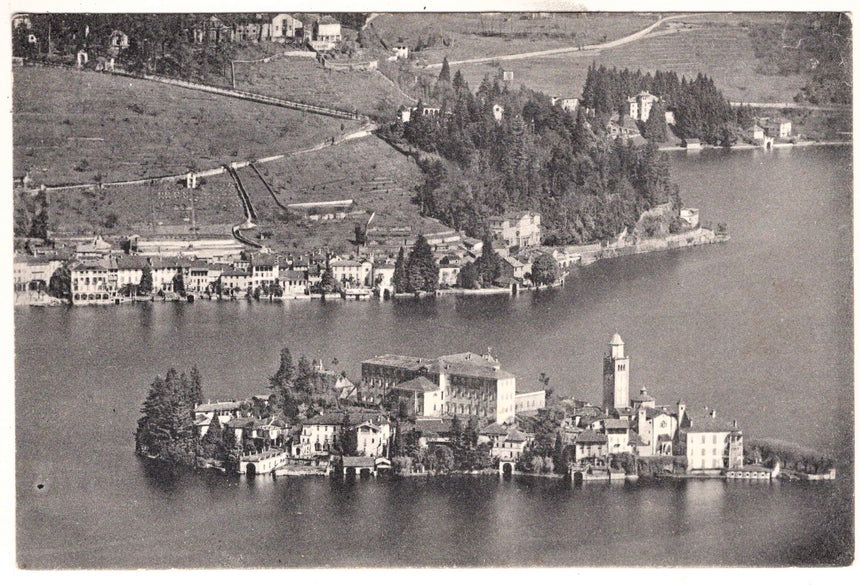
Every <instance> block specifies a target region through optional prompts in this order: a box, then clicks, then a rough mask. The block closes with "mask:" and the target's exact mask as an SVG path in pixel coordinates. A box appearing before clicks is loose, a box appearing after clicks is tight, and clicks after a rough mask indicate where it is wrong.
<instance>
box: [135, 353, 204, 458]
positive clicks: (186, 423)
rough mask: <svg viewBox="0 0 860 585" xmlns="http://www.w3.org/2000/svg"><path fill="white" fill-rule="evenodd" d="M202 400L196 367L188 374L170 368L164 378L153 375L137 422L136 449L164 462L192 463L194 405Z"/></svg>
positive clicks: (195, 441)
mask: <svg viewBox="0 0 860 585" xmlns="http://www.w3.org/2000/svg"><path fill="white" fill-rule="evenodd" d="M202 400H203V390H202V382H201V379H200V374H199V372H198V371H197V368H196V367H194V368H192V369H191V372H190V373H189V374H188V375H186V374H185V373H184V372H183V373H182V374H179V373H178V372H177V371H176V370H175V369H173V368H171V369H170V370H168V371H167V374H166V375H165V377H164V378H161V377H160V376H157V377H156V378H155V380H154V381H153V382H152V385H151V386H150V390H149V394H148V395H147V397H146V400H145V401H144V403H143V408H142V409H141V412H142V414H143V416H142V417H141V418H140V419H139V420H138V422H137V432H136V433H135V450H136V452H137V453H138V454H140V455H144V456H147V457H152V458H154V459H158V460H160V461H163V462H166V463H171V464H185V465H191V464H193V463H194V457H195V453H196V448H197V433H196V431H195V428H194V407H195V406H196V405H198V404H200V402H202Z"/></svg>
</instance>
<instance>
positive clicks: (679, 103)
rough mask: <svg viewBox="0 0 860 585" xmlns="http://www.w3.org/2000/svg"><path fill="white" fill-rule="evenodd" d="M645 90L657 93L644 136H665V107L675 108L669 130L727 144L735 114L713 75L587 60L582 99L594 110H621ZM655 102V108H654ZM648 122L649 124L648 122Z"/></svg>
mask: <svg viewBox="0 0 860 585" xmlns="http://www.w3.org/2000/svg"><path fill="white" fill-rule="evenodd" d="M642 91H647V92H649V93H651V94H653V95H655V96H657V97H659V98H660V102H658V103H657V104H655V106H654V107H655V108H657V109H652V111H651V114H650V115H649V118H648V120H647V121H646V122H645V124H644V136H645V137H646V138H649V139H653V140H657V141H658V142H659V141H660V139H661V138H662V139H663V140H665V124H663V120H665V112H666V111H667V110H671V111H672V112H674V113H675V127H674V131H675V134H677V135H678V136H679V137H681V138H699V139H700V140H702V141H703V142H706V143H708V144H715V145H725V146H729V145H731V143H732V142H733V139H734V138H735V136H736V134H737V130H736V127H737V115H736V113H735V111H734V110H733V109H732V106H731V104H730V103H729V101H728V100H727V99H726V98H725V97H723V94H722V92H720V91H719V90H718V89H717V87H716V85H714V81H713V80H712V79H711V78H710V77H708V76H706V75H703V74H701V73H699V74H698V75H697V76H696V77H695V78H694V79H690V80H688V79H687V78H686V77H681V78H680V79H679V78H678V74H677V73H675V72H673V71H659V70H658V71H656V72H655V73H654V74H653V75H652V74H651V73H650V72H649V73H644V74H643V73H642V72H641V71H638V70H637V71H630V70H629V69H623V70H619V69H617V68H615V67H613V68H611V69H609V68H607V67H606V66H605V65H600V66H599V67H598V66H597V65H596V64H592V65H591V67H589V68H588V73H587V75H586V78H585V85H584V86H583V88H582V105H583V106H585V107H587V108H590V109H592V110H593V111H594V112H596V114H597V115H598V117H599V116H609V115H611V114H614V113H617V114H619V115H623V114H625V113H626V112H627V98H630V97H633V96H635V95H636V94H638V93H640V92H642ZM658 105H659V108H658ZM648 122H651V124H648Z"/></svg>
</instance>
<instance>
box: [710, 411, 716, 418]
mask: <svg viewBox="0 0 860 585" xmlns="http://www.w3.org/2000/svg"><path fill="white" fill-rule="evenodd" d="M711 418H717V411H716V410H712V411H711Z"/></svg>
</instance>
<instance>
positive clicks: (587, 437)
mask: <svg viewBox="0 0 860 585" xmlns="http://www.w3.org/2000/svg"><path fill="white" fill-rule="evenodd" d="M573 442H574V443H580V444H585V443H591V444H599V443H606V442H607V438H606V435H602V434H599V433H595V432H592V431H585V432H582V433H580V434H579V435H577V436H576V438H575V439H574V440H573Z"/></svg>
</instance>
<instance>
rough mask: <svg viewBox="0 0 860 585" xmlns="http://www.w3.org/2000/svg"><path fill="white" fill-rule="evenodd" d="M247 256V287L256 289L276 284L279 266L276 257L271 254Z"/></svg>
mask: <svg viewBox="0 0 860 585" xmlns="http://www.w3.org/2000/svg"><path fill="white" fill-rule="evenodd" d="M248 256H249V257H248V266H247V270H248V286H251V287H253V288H257V287H258V286H263V285H267V286H268V285H272V284H275V283H277V282H278V275H279V268H280V264H279V263H278V258H277V257H276V256H273V255H272V254H249V255H248Z"/></svg>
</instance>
